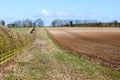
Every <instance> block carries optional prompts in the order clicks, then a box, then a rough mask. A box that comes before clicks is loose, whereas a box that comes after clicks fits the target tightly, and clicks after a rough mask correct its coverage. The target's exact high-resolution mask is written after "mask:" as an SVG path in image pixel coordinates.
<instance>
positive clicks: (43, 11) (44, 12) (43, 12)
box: [41, 9, 50, 16]
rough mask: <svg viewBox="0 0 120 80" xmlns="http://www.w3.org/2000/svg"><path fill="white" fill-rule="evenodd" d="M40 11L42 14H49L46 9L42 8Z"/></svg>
mask: <svg viewBox="0 0 120 80" xmlns="http://www.w3.org/2000/svg"><path fill="white" fill-rule="evenodd" d="M41 13H42V14H43V15H44V16H49V15H50V14H49V12H48V11H47V10H46V9H43V10H41Z"/></svg>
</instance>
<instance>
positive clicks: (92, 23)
mask: <svg viewBox="0 0 120 80" xmlns="http://www.w3.org/2000/svg"><path fill="white" fill-rule="evenodd" d="M51 25H52V26H53V27H120V22H118V21H117V20H114V21H112V22H99V21H96V20H60V19H56V20H53V21H52V23H51Z"/></svg>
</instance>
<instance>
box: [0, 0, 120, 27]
mask: <svg viewBox="0 0 120 80" xmlns="http://www.w3.org/2000/svg"><path fill="white" fill-rule="evenodd" d="M38 18H41V19H43V20H44V22H45V25H50V23H51V21H52V20H54V19H82V20H83V19H88V20H99V21H112V20H118V21H120V0H0V20H2V19H4V20H5V21H6V22H7V23H9V22H13V21H15V20H23V19H31V20H35V19H38Z"/></svg>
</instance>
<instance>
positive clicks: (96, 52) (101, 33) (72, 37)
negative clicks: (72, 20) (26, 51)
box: [46, 27, 120, 70]
mask: <svg viewBox="0 0 120 80" xmlns="http://www.w3.org/2000/svg"><path fill="white" fill-rule="evenodd" d="M46 29H47V31H48V32H49V33H50V35H51V37H52V38H53V40H54V41H55V42H56V43H57V44H58V45H59V46H61V47H62V48H64V49H65V50H68V51H70V52H71V53H74V54H76V55H78V56H81V57H84V58H86V59H88V60H90V61H95V62H99V63H100V64H102V65H104V66H108V67H111V68H113V69H117V70H120V28H92V27H88V28H79V27H74V28H69V27H66V28H62V27H59V28H46Z"/></svg>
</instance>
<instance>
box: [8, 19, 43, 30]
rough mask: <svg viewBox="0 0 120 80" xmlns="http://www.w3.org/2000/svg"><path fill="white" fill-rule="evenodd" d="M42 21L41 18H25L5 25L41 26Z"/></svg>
mask: <svg viewBox="0 0 120 80" xmlns="http://www.w3.org/2000/svg"><path fill="white" fill-rule="evenodd" d="M43 26H44V22H43V20H42V19H37V20H35V21H32V20H30V19H26V20H16V21H14V22H13V23H10V24H8V25H7V27H9V28H11V27H43Z"/></svg>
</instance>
